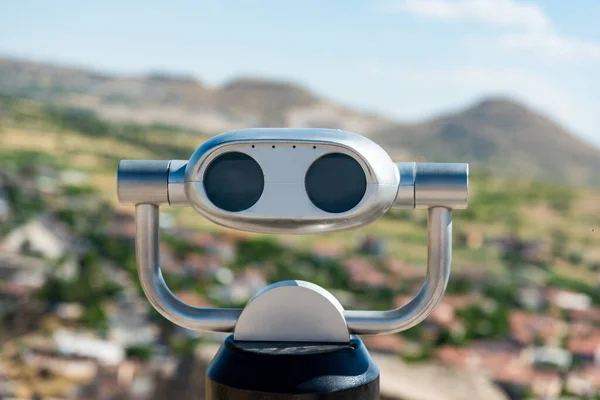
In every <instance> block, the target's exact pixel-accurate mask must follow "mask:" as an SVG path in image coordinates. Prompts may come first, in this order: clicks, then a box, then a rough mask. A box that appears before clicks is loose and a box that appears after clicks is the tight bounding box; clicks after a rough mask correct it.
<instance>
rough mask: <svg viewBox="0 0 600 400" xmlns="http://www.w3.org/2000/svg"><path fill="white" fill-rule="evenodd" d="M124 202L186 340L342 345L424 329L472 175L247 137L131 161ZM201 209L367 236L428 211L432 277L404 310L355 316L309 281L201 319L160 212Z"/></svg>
mask: <svg viewBox="0 0 600 400" xmlns="http://www.w3.org/2000/svg"><path fill="white" fill-rule="evenodd" d="M117 175H118V176H117V194H118V198H119V202H120V203H121V204H124V205H133V206H135V207H136V225H137V234H136V258H137V264H138V272H139V275H140V279H141V282H142V287H143V289H144V292H145V294H146V296H147V297H148V299H149V301H150V302H151V303H152V305H153V306H154V307H155V308H156V309H157V310H158V311H159V312H160V313H161V314H162V315H163V316H165V317H166V318H167V319H169V320H171V321H172V322H174V323H176V324H178V325H180V326H183V327H185V328H188V329H194V330H212V331H223V332H231V331H233V332H234V337H235V339H236V340H260V341H271V340H280V341H281V340H284V341H286V340H287V341H321V342H340V341H341V342H344V341H348V340H349V335H350V334H352V333H356V334H376V333H390V332H398V331H402V330H405V329H408V328H410V327H412V326H414V325H416V324H418V323H419V322H420V321H422V320H423V319H425V318H426V317H427V315H428V314H429V313H430V312H431V311H432V310H433V308H434V307H435V306H436V305H437V303H438V302H439V300H440V298H441V296H442V295H443V293H444V291H445V288H446V285H447V282H448V277H449V272H450V258H451V249H452V209H465V208H466V207H467V199H468V164H462V163H415V162H401V163H394V162H393V161H392V160H391V158H390V157H389V155H388V154H387V153H386V152H385V151H384V150H383V149H382V148H381V147H379V146H378V145H377V144H375V143H374V142H372V141H371V140H369V139H367V138H365V137H362V136H360V135H357V134H354V133H350V132H345V131H340V130H331V129H277V128H270V129H244V130H239V131H233V132H227V133H223V134H221V135H218V136H215V137H213V138H211V139H209V140H207V141H206V142H205V143H204V144H202V145H201V146H200V147H198V149H197V150H196V151H195V152H194V153H193V154H192V156H191V157H190V159H189V160H123V161H121V162H120V164H119V169H118V174H117ZM160 206H191V207H193V208H194V209H195V210H196V211H197V212H198V213H199V214H200V215H202V216H203V217H205V218H207V219H208V220H210V221H212V222H214V223H216V224H219V225H222V226H225V227H229V228H233V229H238V230H246V231H252V232H262V233H283V234H315V233H325V232H334V231H340V230H346V229H352V228H357V227H360V226H364V225H367V224H369V223H371V222H373V221H375V220H376V219H378V218H379V217H381V216H382V215H383V214H385V213H386V212H387V211H388V210H389V209H392V208H403V209H409V208H427V209H429V221H428V232H429V234H428V261H427V267H428V269H427V275H426V278H425V282H424V284H423V286H422V288H421V290H420V291H419V293H418V294H417V295H416V296H415V298H413V300H412V301H411V302H409V303H408V304H406V305H405V306H403V307H401V308H398V309H395V310H388V311H345V310H344V309H343V307H342V306H341V304H340V303H339V302H338V301H337V300H336V299H335V297H333V296H332V295H331V294H330V293H329V292H327V291H326V290H325V289H323V288H320V287H318V286H316V285H313V284H310V283H308V282H301V281H285V282H279V283H276V284H273V285H270V286H268V287H267V288H265V289H264V290H263V291H261V292H260V293H258V294H257V295H255V296H254V297H253V298H252V299H251V300H250V301H249V302H248V304H247V306H246V307H245V308H244V309H243V310H242V309H202V308H195V307H192V306H190V305H188V304H185V303H183V302H182V301H180V300H179V299H177V298H176V297H175V296H174V295H173V294H172V293H171V291H170V290H169V289H168V288H167V286H166V284H165V282H164V280H163V278H162V274H161V271H160V263H159V258H160V255H159V252H158V248H159V232H158V218H159V214H158V208H159V207H160Z"/></svg>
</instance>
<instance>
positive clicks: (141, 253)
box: [135, 204, 242, 332]
mask: <svg viewBox="0 0 600 400" xmlns="http://www.w3.org/2000/svg"><path fill="white" fill-rule="evenodd" d="M158 218H159V214H158V207H157V206H156V205H153V204H140V205H137V206H136V207H135V219H136V236H135V256H136V261H137V267H138V274H139V276H140V282H141V284H142V289H143V290H144V293H145V294H146V297H147V298H148V300H149V301H150V303H151V304H152V306H153V307H154V308H155V309H156V311H158V312H159V313H160V314H161V315H162V316H163V317H165V318H167V319H168V320H169V321H171V322H173V323H175V324H177V325H179V326H182V327H184V328H187V329H193V330H209V331H218V332H231V331H233V328H234V326H235V323H236V322H237V320H238V317H239V316H240V313H241V312H242V310H241V309H235V308H196V307H192V306H190V305H189V304H186V303H184V302H182V301H181V300H179V299H178V298H177V297H175V295H174V294H173V293H171V291H170V290H169V288H168V287H167V285H166V283H165V281H164V279H163V276H162V273H161V271H160V254H159V230H158V222H159V221H158Z"/></svg>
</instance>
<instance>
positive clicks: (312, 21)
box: [0, 0, 600, 146]
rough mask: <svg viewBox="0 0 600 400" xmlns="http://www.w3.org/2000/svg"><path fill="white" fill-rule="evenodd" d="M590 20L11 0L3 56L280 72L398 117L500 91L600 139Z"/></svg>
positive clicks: (402, 3) (432, 10) (577, 12)
mask: <svg viewBox="0 0 600 400" xmlns="http://www.w3.org/2000/svg"><path fill="white" fill-rule="evenodd" d="M598 20H600V1H597V0H580V1H577V2H571V1H565V0H543V1H517V0H346V1H342V0H338V1H318V0H305V1H283V0H238V1H225V0H223V1H218V0H196V1H166V0H165V1H151V0H147V1H135V0H133V1H117V0H103V1H101V2H86V1H74V0H55V1H52V2H49V1H43V0H37V1H28V0H19V1H17V0H15V1H7V2H4V3H3V5H2V8H0V55H4V56H19V57H25V58H32V59H37V60H44V61H54V62H61V63H67V64H76V65H82V66H87V67H93V68H96V69H98V70H103V71H109V72H110V71H114V72H120V73H128V74H135V73H145V72H148V71H151V70H172V71H176V72H183V73H189V74H193V75H195V76H196V77H198V78H199V79H200V80H202V81H204V82H205V83H207V84H209V85H219V84H222V83H223V82H226V81H227V80H229V79H232V78H234V77H238V76H240V75H246V76H247V75H251V76H261V77H274V78H279V79H290V80H294V81H298V82H300V83H302V84H304V85H306V86H308V87H309V88H311V89H312V90H314V91H316V92H318V93H319V94H321V95H323V96H325V97H326V98H329V99H332V100H335V101H339V102H341V103H343V104H347V105H350V106H354V107H359V108H362V109H366V110H371V111H375V112H378V113H381V114H384V115H387V116H391V117H393V118H396V119H398V120H400V121H418V120H420V119H423V118H427V117H430V116H432V115H435V114H439V113H443V112H447V111H452V110H456V109H460V108H463V107H466V106H468V105H469V104H470V103H472V102H474V101H477V100H478V99H480V98H482V97H483V96H486V95H490V94H492V95H508V96H512V97H514V98H517V99H519V100H521V101H524V102H526V103H527V104H529V105H530V106H532V107H534V108H535V109H537V110H540V111H542V112H544V113H545V114H547V115H550V116H551V117H552V118H554V119H555V120H556V121H558V122H559V123H560V124H562V125H564V126H565V127H567V128H568V129H569V130H571V131H572V132H574V133H576V134H578V135H580V136H581V137H582V138H584V139H586V140H588V141H592V142H594V143H595V144H596V145H598V146H600V24H598ZM359 133H360V132H359Z"/></svg>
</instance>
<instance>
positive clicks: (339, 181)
mask: <svg viewBox="0 0 600 400" xmlns="http://www.w3.org/2000/svg"><path fill="white" fill-rule="evenodd" d="M304 186H305V188H306V193H307V194H308V197H309V198H310V201H311V202H312V203H313V204H314V205H315V206H317V207H318V208H320V209H321V210H323V211H326V212H329V213H342V212H345V211H348V210H351V209H352V208H354V207H356V205H357V204H358V203H360V201H361V200H362V198H363V196H364V195H365V192H366V190H367V178H366V176H365V172H364V171H363V168H362V167H361V165H360V164H359V163H358V162H357V161H356V160H355V159H354V158H352V157H350V156H348V155H346V154H342V153H330V154H326V155H324V156H323V157H321V158H319V159H317V160H316V161H315V162H313V163H312V165H311V166H310V168H309V169H308V172H307V173H306V176H305V178H304Z"/></svg>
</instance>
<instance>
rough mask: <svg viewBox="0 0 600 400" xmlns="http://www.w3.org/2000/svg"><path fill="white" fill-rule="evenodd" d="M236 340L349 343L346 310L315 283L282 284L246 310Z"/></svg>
mask: <svg viewBox="0 0 600 400" xmlns="http://www.w3.org/2000/svg"><path fill="white" fill-rule="evenodd" d="M234 338H235V340H241V341H263V342H264V341H268V342H281V341H284V342H312V343H316V342H318V343H347V342H349V341H350V334H349V333H348V327H347V326H346V320H345V319H344V308H343V307H342V305H341V304H340V302H339V301H338V300H337V299H336V298H335V297H334V296H333V295H332V294H331V293H329V292H328V291H327V290H325V289H323V288H322V287H320V286H317V285H315V284H314V283H310V282H304V281H283V282H278V283H274V284H272V285H269V286H267V287H266V288H265V289H263V290H262V291H260V292H259V293H257V294H256V295H255V296H254V297H253V298H252V299H251V300H250V301H249V302H248V304H247V305H246V307H244V311H242V314H241V315H240V318H239V319H238V322H237V324H236V326H235V330H234Z"/></svg>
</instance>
